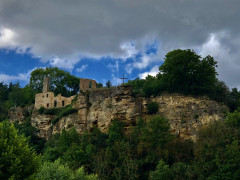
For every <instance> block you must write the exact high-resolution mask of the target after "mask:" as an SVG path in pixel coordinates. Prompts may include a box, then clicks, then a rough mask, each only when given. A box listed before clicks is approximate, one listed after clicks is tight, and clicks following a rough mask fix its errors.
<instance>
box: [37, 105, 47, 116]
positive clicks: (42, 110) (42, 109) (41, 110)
mask: <svg viewBox="0 0 240 180" xmlns="http://www.w3.org/2000/svg"><path fill="white" fill-rule="evenodd" d="M44 111H45V108H44V107H43V106H41V107H40V108H39V110H38V112H39V113H40V114H43V112H44Z"/></svg>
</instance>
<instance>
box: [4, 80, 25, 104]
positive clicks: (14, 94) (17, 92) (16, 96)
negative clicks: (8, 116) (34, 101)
mask: <svg viewBox="0 0 240 180" xmlns="http://www.w3.org/2000/svg"><path fill="white" fill-rule="evenodd" d="M24 96H25V95H24V92H23V89H22V88H21V87H20V85H19V83H17V84H15V85H14V86H13V88H12V91H11V92H10V93H9V95H8V99H9V102H10V104H11V106H15V107H16V106H20V105H23V104H24V103H25V102H24V101H25V99H24Z"/></svg>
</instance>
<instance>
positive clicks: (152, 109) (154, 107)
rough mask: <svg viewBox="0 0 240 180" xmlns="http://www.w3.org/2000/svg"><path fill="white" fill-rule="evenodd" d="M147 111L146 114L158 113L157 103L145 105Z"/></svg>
mask: <svg viewBox="0 0 240 180" xmlns="http://www.w3.org/2000/svg"><path fill="white" fill-rule="evenodd" d="M147 111H148V114H155V113H157V112H158V103H156V102H150V103H149V104H148V105H147Z"/></svg>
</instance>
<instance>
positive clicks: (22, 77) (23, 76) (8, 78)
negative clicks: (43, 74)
mask: <svg viewBox="0 0 240 180" xmlns="http://www.w3.org/2000/svg"><path fill="white" fill-rule="evenodd" d="M35 69H37V67H35V68H33V69H31V70H29V71H28V72H27V73H19V74H18V75H8V74H3V73H2V74H0V82H4V83H7V84H8V83H10V82H13V81H24V82H25V83H28V82H29V79H30V76H31V72H32V71H34V70H35Z"/></svg>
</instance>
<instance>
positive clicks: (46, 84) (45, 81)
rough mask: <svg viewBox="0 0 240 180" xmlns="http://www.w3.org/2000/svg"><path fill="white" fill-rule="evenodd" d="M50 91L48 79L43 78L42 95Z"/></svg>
mask: <svg viewBox="0 0 240 180" xmlns="http://www.w3.org/2000/svg"><path fill="white" fill-rule="evenodd" d="M49 89H50V78H49V77H45V78H44V82H43V93H46V92H49Z"/></svg>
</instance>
